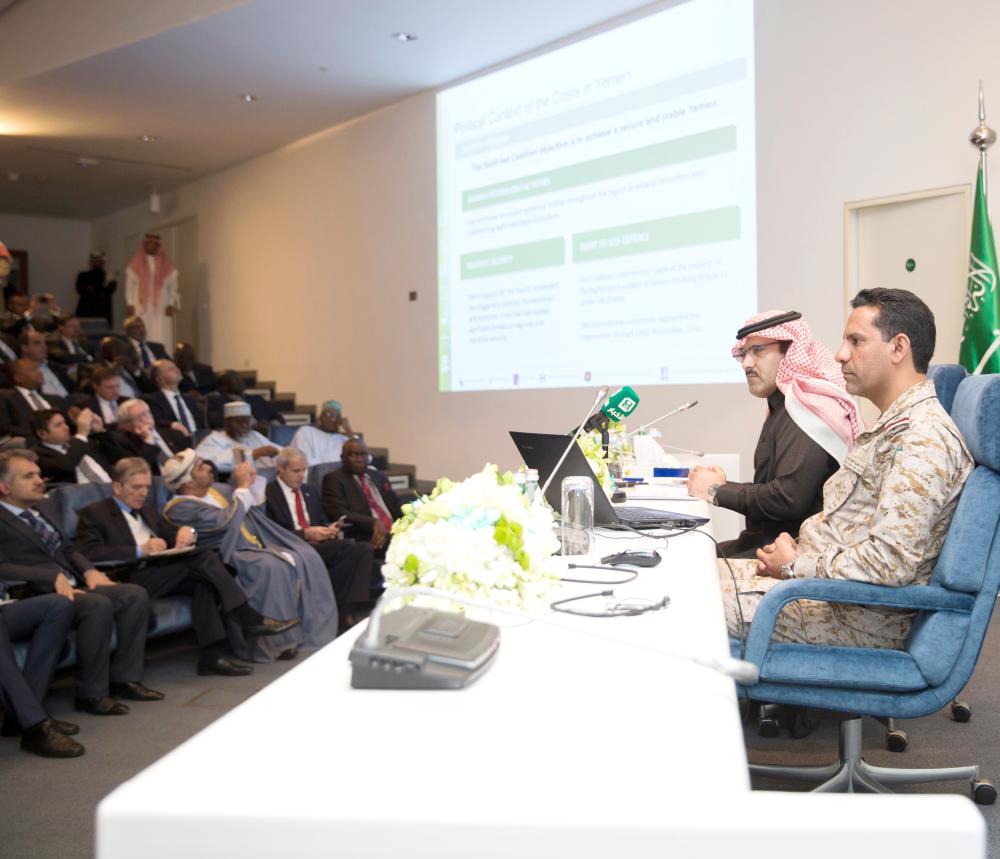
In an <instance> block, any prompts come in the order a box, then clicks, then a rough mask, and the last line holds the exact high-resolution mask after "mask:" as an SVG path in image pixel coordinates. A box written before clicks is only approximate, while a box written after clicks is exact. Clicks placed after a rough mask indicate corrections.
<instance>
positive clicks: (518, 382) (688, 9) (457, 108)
mask: <svg viewBox="0 0 1000 859" xmlns="http://www.w3.org/2000/svg"><path fill="white" fill-rule="evenodd" d="M437 135H438V136H437V160H438V298H439V302H438V313H439V318H438V336H439V388H440V390H442V391H472V390H496V389H509V388H565V387H577V386H592V385H595V384H596V385H600V384H605V383H607V384H620V383H628V384H631V385H633V386H636V385H649V384H670V383H674V384H691V383H712V382H738V381H740V380H742V378H743V376H742V374H741V372H740V371H739V368H738V366H737V365H736V363H735V362H734V361H733V359H732V358H731V357H730V356H729V347H730V345H731V344H732V341H733V333H734V332H735V331H736V329H737V328H739V327H740V325H742V324H743V321H744V320H745V319H746V317H747V316H750V315H751V314H752V313H754V312H756V310H757V255H756V246H757V228H756V187H755V151H754V39H753V3H752V0H691V2H688V3H684V4H682V5H679V6H676V7H673V8H670V9H667V10H665V11H662V12H659V13H656V14H654V15H651V16H649V17H646V18H643V19H641V20H637V21H634V22H632V23H629V24H626V25H624V26H622V27H619V28H617V29H614V30H610V31H608V32H605V33H602V34H599V35H597V36H594V37H591V38H589V39H586V40H584V41H580V42H576V43H575V44H572V45H569V46H567V47H564V48H560V49H559V50H556V51H553V52H551V53H548V54H545V55H543V56H539V57H535V58H533V59H531V60H528V61H525V62H523V63H520V64H518V65H514V66H511V67H509V68H506V69H502V70H501V71H498V72H495V73H493V74H490V75H487V76H485V77H481V78H477V79H476V80H473V81H470V82H468V83H465V84H462V85H460V86H456V87H453V88H452V89H449V90H445V91H443V92H441V93H439V94H438V97H437Z"/></svg>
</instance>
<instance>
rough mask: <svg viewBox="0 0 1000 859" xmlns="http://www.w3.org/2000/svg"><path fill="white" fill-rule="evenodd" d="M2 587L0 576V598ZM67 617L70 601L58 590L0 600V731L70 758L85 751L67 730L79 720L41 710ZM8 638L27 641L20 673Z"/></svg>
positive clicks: (44, 752) (39, 751)
mask: <svg viewBox="0 0 1000 859" xmlns="http://www.w3.org/2000/svg"><path fill="white" fill-rule="evenodd" d="M4 591H5V587H4V583H3V582H2V581H0V599H2V598H3V595H4ZM72 623H73V602H72V601H71V600H69V599H68V598H67V597H65V596H62V595H61V594H44V595H41V596H32V597H28V598H27V599H20V600H15V601H13V602H4V603H0V703H2V704H3V707H4V708H5V709H6V711H7V715H6V717H5V718H4V721H3V727H2V728H0V736H4V737H16V736H20V737H21V748H22V749H24V750H25V751H26V752H32V753H34V754H36V755H41V756H42V757H45V758H76V757H79V756H80V755H82V754H83V753H84V751H85V750H84V748H83V746H82V745H80V743H78V742H77V741H76V740H74V739H72V736H71V735H73V734H76V733H78V732H79V730H80V728H79V726H78V725H74V724H73V723H72V722H63V721H60V720H58V719H53V718H52V717H51V716H50V715H49V714H48V713H47V712H46V711H45V697H46V695H47V694H48V689H49V684H50V683H51V682H52V675H53V673H54V672H55V669H56V664H57V663H58V662H59V655H60V653H62V649H63V646H64V645H65V643H66V634H67V633H68V632H69V628H70V625H71V624H72ZM14 641H27V642H30V644H29V647H28V659H27V662H26V663H25V665H24V672H23V673H22V672H21V669H20V668H18V667H17V661H16V660H15V658H14V648H13V647H12V646H11V644H12V642H14Z"/></svg>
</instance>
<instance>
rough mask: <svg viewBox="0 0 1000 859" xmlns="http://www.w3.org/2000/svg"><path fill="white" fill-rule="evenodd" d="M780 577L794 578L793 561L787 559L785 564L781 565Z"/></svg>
mask: <svg viewBox="0 0 1000 859" xmlns="http://www.w3.org/2000/svg"><path fill="white" fill-rule="evenodd" d="M781 578H783V579H794V578H795V561H789V562H788V563H787V564H782V565H781Z"/></svg>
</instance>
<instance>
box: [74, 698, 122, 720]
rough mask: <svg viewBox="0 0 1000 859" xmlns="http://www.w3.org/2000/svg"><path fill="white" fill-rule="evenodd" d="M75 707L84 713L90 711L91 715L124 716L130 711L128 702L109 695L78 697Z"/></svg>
mask: <svg viewBox="0 0 1000 859" xmlns="http://www.w3.org/2000/svg"><path fill="white" fill-rule="evenodd" d="M73 707H74V709H76V710H79V711H80V712H82V713H90V715H91V716H124V715H125V714H126V713H128V705H127V704H123V703H122V702H121V701H116V700H115V699H114V698H109V697H108V696H107V695H104V696H102V697H101V698H77V699H76V700H75V701H74V702H73Z"/></svg>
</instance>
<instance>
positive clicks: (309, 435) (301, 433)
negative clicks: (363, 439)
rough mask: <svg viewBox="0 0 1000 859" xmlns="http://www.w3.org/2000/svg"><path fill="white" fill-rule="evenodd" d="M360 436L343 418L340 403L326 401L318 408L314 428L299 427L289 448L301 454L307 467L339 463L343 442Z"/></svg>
mask: <svg viewBox="0 0 1000 859" xmlns="http://www.w3.org/2000/svg"><path fill="white" fill-rule="evenodd" d="M360 435H361V433H356V432H355V431H354V430H353V429H351V422H350V421H349V420H348V419H347V418H346V417H344V415H343V407H342V406H341V405H340V403H339V402H338V401H337V400H327V401H326V402H325V403H323V405H322V406H320V410H319V417H318V418H317V420H316V426H303V427H299V429H298V430H296V432H295V437H294V438H293V439H292V444H291V446H292V447H294V448H296V449H297V450H300V451H301V452H302V454H303V455H304V456H305V458H306V460H307V461H308V463H309V465H317V464H318V463H320V462H339V461H340V452H341V448H343V446H344V442H345V441H347V440H348V439H349V438H353V437H354V436H360Z"/></svg>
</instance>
